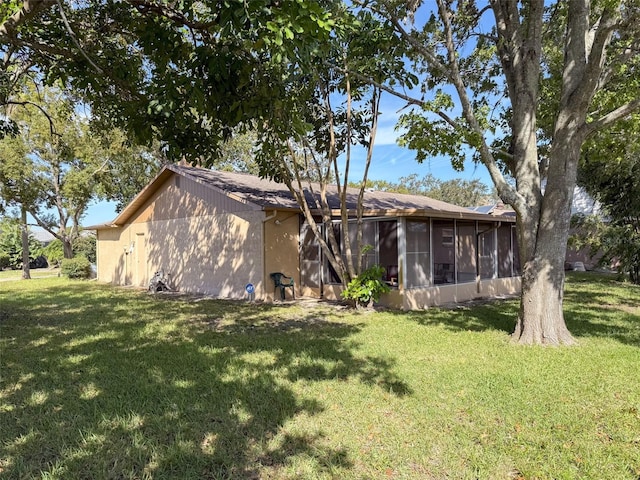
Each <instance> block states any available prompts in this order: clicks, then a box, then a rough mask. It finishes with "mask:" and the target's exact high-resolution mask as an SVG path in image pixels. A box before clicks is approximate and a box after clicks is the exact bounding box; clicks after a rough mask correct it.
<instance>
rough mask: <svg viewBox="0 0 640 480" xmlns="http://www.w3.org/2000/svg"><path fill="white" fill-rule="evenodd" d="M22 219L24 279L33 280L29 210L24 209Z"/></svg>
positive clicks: (21, 235)
mask: <svg viewBox="0 0 640 480" xmlns="http://www.w3.org/2000/svg"><path fill="white" fill-rule="evenodd" d="M21 213H22V215H21V219H20V237H21V240H22V279H23V280H31V272H30V270H29V230H28V229H27V210H26V209H25V208H24V207H22V209H21Z"/></svg>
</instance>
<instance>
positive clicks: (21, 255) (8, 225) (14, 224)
mask: <svg viewBox="0 0 640 480" xmlns="http://www.w3.org/2000/svg"><path fill="white" fill-rule="evenodd" d="M24 230H25V229H24V228H23V224H22V223H21V221H20V220H19V219H16V218H10V217H5V218H4V219H3V220H2V222H0V255H4V256H6V257H7V259H8V266H9V267H10V268H14V269H17V268H21V269H22V268H23V266H24V262H25V251H26V262H27V264H28V263H29V262H32V261H33V260H35V259H36V258H38V257H39V256H40V255H41V254H42V246H41V245H40V242H38V241H37V240H36V239H35V237H34V236H33V234H31V232H29V231H28V230H27V242H28V243H27V248H26V250H25V248H24V245H23V241H22V236H23V231H24Z"/></svg>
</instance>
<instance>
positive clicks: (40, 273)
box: [0, 268, 60, 281]
mask: <svg viewBox="0 0 640 480" xmlns="http://www.w3.org/2000/svg"><path fill="white" fill-rule="evenodd" d="M59 272H60V269H59V268H31V269H29V274H30V275H31V278H42V277H57V276H58V274H59ZM21 278H22V270H9V269H8V270H0V281H2V280H20V279H21Z"/></svg>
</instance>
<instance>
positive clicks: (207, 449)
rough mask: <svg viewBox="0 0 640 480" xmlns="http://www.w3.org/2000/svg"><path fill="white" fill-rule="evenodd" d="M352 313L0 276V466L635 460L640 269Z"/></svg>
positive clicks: (511, 470) (595, 472)
mask: <svg viewBox="0 0 640 480" xmlns="http://www.w3.org/2000/svg"><path fill="white" fill-rule="evenodd" d="M516 310H517V303H516V302H498V303H491V304H487V305H481V306H475V307H472V308H466V307H461V308H457V309H453V310H439V309H431V310H428V311H423V312H410V313H402V312H393V311H386V312H378V313H373V314H362V313H354V312H348V311H345V310H340V309H336V308H333V307H331V306H328V305H322V304H318V305H314V306H309V305H251V304H246V303H237V302H223V301H211V300H202V301H189V300H188V299H184V298H182V299H181V298H176V297H171V296H157V297H154V296H152V295H147V294H144V293H141V292H136V291H132V290H126V289H116V288H112V287H109V286H105V285H99V284H96V283H89V282H77V281H76V282H72V281H68V280H66V279H59V278H50V279H40V280H32V281H30V282H3V283H2V288H1V289H0V342H1V343H0V374H1V383H0V425H1V426H2V428H1V429H0V477H1V478H43V479H57V478H65V479H66V478H74V479H75V478H149V479H173V478H181V479H187V478H193V479H201V478H212V479H226V478H229V479H240V478H264V479H271V478H273V479H288V478H290V479H294V478H296V479H298V478H303V479H325V478H327V479H328V478H336V479H337V478H340V479H342V478H346V479H364V478H376V479H377V478H405V479H413V478H425V479H432V478H456V479H467V478H468V479H472V478H473V479H475V478H482V479H485V478H487V479H488V478H492V479H493V478H497V479H500V478H505V479H508V478H512V479H551V478H554V479H572V478H576V479H578V478H580V479H585V478H593V479H602V478H616V479H638V478H639V477H640V375H638V365H639V364H640V288H638V287H636V286H632V285H628V284H621V283H617V282H615V281H614V280H612V279H610V278H607V277H599V276H593V275H588V274H582V275H576V274H574V275H571V276H570V277H569V279H568V282H567V293H566V316H567V322H568V325H569V328H570V330H571V331H572V332H573V333H574V334H575V335H576V337H577V338H578V340H579V342H580V346H578V347H571V348H538V347H520V346H515V345H512V344H510V343H509V333H510V331H511V329H512V328H513V319H514V316H515V312H516Z"/></svg>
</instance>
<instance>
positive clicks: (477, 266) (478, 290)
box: [476, 221, 502, 295]
mask: <svg viewBox="0 0 640 480" xmlns="http://www.w3.org/2000/svg"><path fill="white" fill-rule="evenodd" d="M476 225H477V221H476ZM501 226H502V221H498V224H497V225H494V226H493V227H491V228H488V229H487V230H483V231H482V232H478V233H476V293H477V294H478V295H480V235H484V234H485V233H489V232H493V231H495V230H498V229H499V228H500V227H501ZM496 242H497V240H496ZM497 247H498V245H497V244H496V250H497ZM493 270H494V271H493V273H494V274H495V263H494V268H493Z"/></svg>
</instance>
